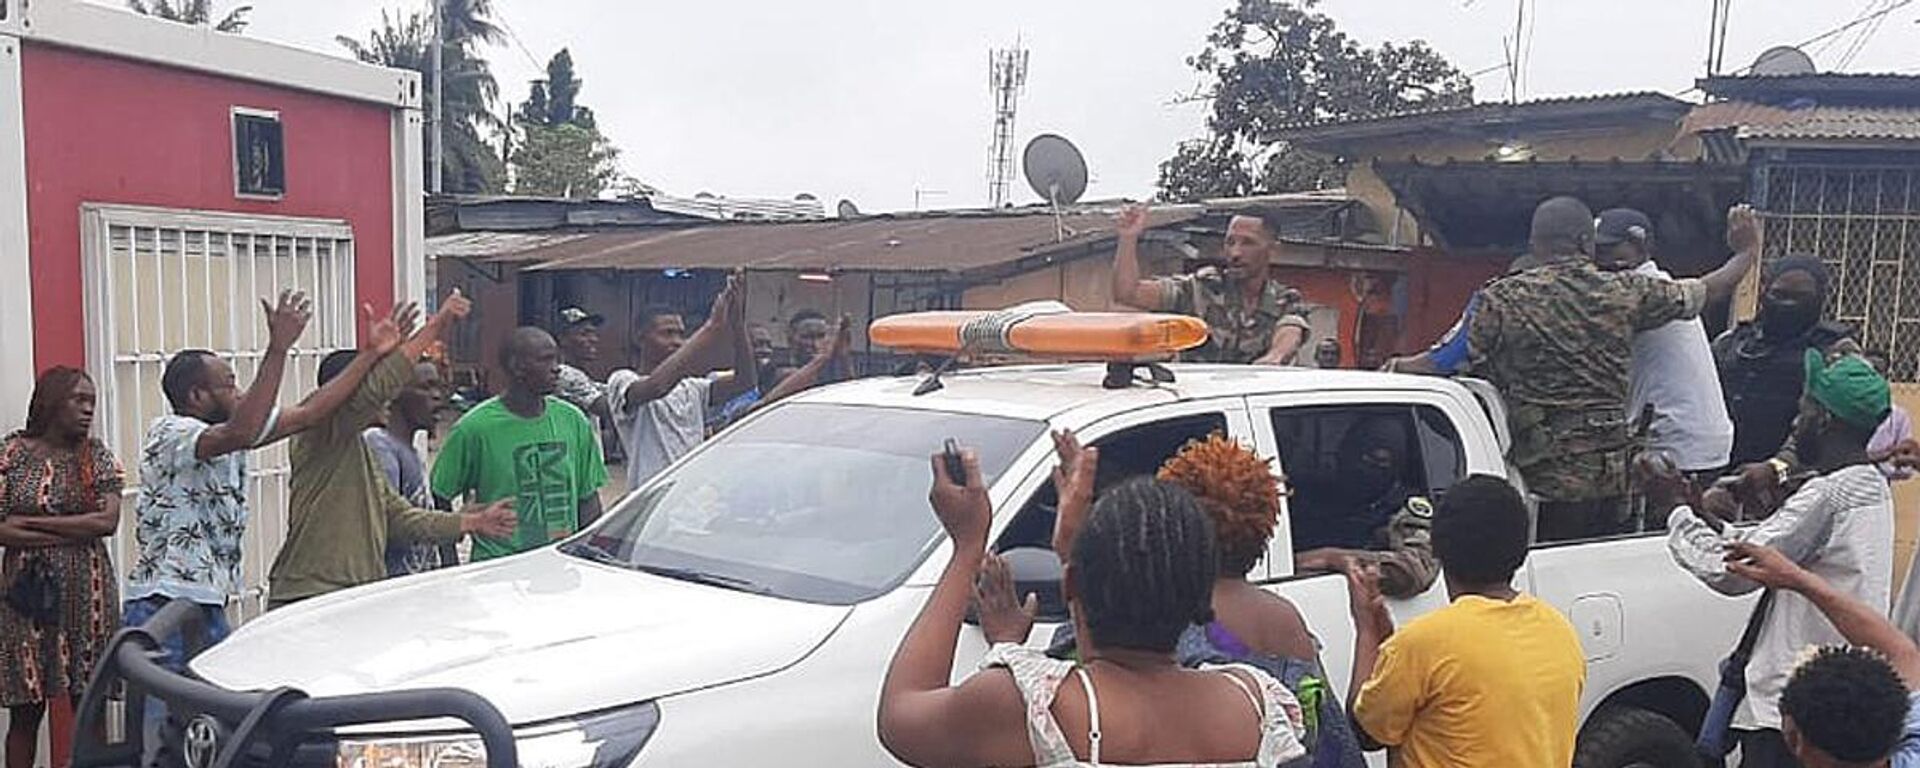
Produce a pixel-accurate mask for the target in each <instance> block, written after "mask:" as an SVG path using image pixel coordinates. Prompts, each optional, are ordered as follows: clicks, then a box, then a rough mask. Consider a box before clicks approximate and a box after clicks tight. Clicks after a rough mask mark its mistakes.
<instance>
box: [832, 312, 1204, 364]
mask: <svg viewBox="0 0 1920 768" xmlns="http://www.w3.org/2000/svg"><path fill="white" fill-rule="evenodd" d="M1005 315H1006V313H1005V312H915V313H911V314H904V315H894V316H892V317H883V318H880V319H879V320H875V321H874V322H873V325H872V326H871V327H870V328H869V329H868V331H867V334H868V337H869V338H870V339H871V340H872V342H873V343H874V344H876V345H879V346H882V347H889V348H892V349H898V350H903V351H910V352H922V353H944V354H957V353H960V352H988V353H992V352H1008V353H1020V354H1028V355H1037V356H1044V357H1057V358H1066V359H1082V360H1085V359H1097V360H1141V359H1149V358H1157V357H1168V356H1171V355H1173V354H1174V353H1176V352H1180V351H1182V350H1187V349H1192V348H1194V347H1197V346H1200V345H1201V344H1205V343H1206V342H1207V324H1206V322H1204V321H1202V320H1200V319H1199V318H1195V317H1187V316H1185V315H1155V314H1142V313H1119V312H1065V313H1060V314H1041V315H1035V316H1031V317H1023V318H1017V319H1012V320H1011V321H1010V322H1007V323H1005V324H1004V328H1003V329H999V330H998V331H997V332H996V333H994V334H993V337H992V338H991V339H990V340H989V341H987V342H985V343H982V342H981V341H980V340H979V339H980V333H979V329H980V328H981V327H982V326H983V325H991V324H993V323H995V322H998V321H1001V320H1002V319H1003V318H1004V317H1005ZM963 339H966V340H969V341H972V343H968V342H967V341H963Z"/></svg>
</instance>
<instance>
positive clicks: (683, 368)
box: [607, 274, 771, 490]
mask: <svg viewBox="0 0 1920 768" xmlns="http://www.w3.org/2000/svg"><path fill="white" fill-rule="evenodd" d="M740 280H741V278H740V275H738V274H734V275H731V276H729V277H728V278H727V287H726V288H724V289H722V290H721V291H720V295H719V296H718V297H717V298H715V299H714V301H713V311H712V312H710V313H709V314H708V315H707V322H706V324H705V325H702V326H700V330H698V331H695V332H694V334H693V337H692V338H687V336H686V327H687V326H686V322H685V321H683V320H682V319H681V318H680V315H679V314H678V313H675V312H672V311H670V310H665V309H649V310H647V311H646V314H645V315H644V316H643V317H641V318H639V319H638V321H637V322H635V323H634V329H635V333H636V334H638V335H637V336H636V337H635V339H634V346H636V347H638V348H639V351H640V365H641V367H642V369H643V370H644V371H645V372H644V373H636V372H634V371H629V370H618V371H614V372H613V375H612V376H609V377H607V406H608V409H609V410H611V411H612V412H613V424H614V427H615V428H616V429H618V430H619V431H620V442H621V444H622V445H624V446H626V449H627V489H628V490H633V489H635V488H639V487H640V486H641V485H642V484H644V483H646V482H647V481H648V480H650V479H652V478H653V476H654V475H655V474H658V473H659V472H660V470H663V469H666V468H667V465H669V464H672V463H673V462H674V461H676V460H678V459H679V458H680V457H681V456H685V455H686V454H687V452H688V451H691V450H693V448H694V446H697V445H699V444H700V441H702V440H705V439H706V438H707V412H708V411H709V410H710V409H711V408H712V407H713V404H714V403H725V402H727V401H728V400H731V399H733V397H734V396H735V395H739V394H741V393H743V392H747V391H750V390H752V389H753V388H754V387H757V386H759V384H760V374H759V369H760V366H759V365H758V363H757V361H756V360H755V358H754V352H753V342H752V339H751V337H750V336H749V335H748V334H747V322H746V315H747V308H746V291H745V290H744V289H743V287H742V286H741V282H740ZM721 345H731V348H732V351H733V371H732V372H731V373H722V374H719V375H716V376H712V377H708V376H703V375H701V374H703V373H705V369H704V368H702V367H700V366H701V363H702V361H705V360H709V359H711V357H712V353H713V352H714V351H715V350H717V349H719V348H720V347H721ZM770 394H771V393H770Z"/></svg>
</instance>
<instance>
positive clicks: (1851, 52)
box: [1833, 0, 1893, 70]
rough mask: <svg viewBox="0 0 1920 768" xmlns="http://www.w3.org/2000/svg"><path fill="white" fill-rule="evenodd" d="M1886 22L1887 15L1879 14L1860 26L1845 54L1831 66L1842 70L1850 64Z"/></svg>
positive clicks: (1876, 3)
mask: <svg viewBox="0 0 1920 768" xmlns="http://www.w3.org/2000/svg"><path fill="white" fill-rule="evenodd" d="M1886 2H1887V3H1888V4H1891V3H1892V2H1893V0H1886ZM1878 4H1879V3H1878V2H1877V1H1876V2H1875V5H1878ZM1886 22H1887V17H1885V16H1880V17H1878V18H1875V19H1874V20H1873V23H1871V24H1868V25H1867V26H1865V27H1862V28H1861V30H1860V36H1859V37H1857V38H1855V39H1854V41H1853V47H1851V48H1848V49H1847V53H1846V55H1844V56H1841V57H1840V61H1839V63H1838V64H1835V65H1834V67H1833V68H1834V69H1836V70H1844V69H1846V68H1847V67H1848V66H1850V65H1852V64H1853V60H1854V58H1855V57H1857V56H1859V55H1860V52H1861V51H1862V50H1865V49H1866V47H1867V43H1868V42H1869V41H1872V40H1873V36H1874V35H1876V34H1879V33H1880V27H1881V25H1883V24H1885V23H1886Z"/></svg>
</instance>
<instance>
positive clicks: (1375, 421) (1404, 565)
mask: <svg viewBox="0 0 1920 768" xmlns="http://www.w3.org/2000/svg"><path fill="white" fill-rule="evenodd" d="M1411 455H1412V454H1411V453H1410V451H1409V450H1408V439H1407V429H1406V422H1405V421H1404V420H1402V419H1398V418H1394V417H1386V416H1372V417H1367V418H1363V419H1361V420H1360V421H1358V422H1356V423H1354V425H1353V426H1350V427H1348V428H1347V432H1346V434H1344V435H1342V436H1341V438H1340V451H1339V461H1340V465H1339V470H1340V471H1339V473H1338V474H1337V476H1335V477H1333V478H1329V479H1327V480H1325V481H1321V482H1319V483H1303V487H1302V488H1301V490H1300V493H1299V495H1298V497H1297V498H1296V500H1295V503H1294V505H1293V507H1292V510H1293V514H1294V517H1293V520H1292V521H1291V522H1292V534H1293V544H1294V549H1295V551H1296V554H1295V555H1294V557H1293V564H1294V567H1295V568H1296V569H1298V570H1302V571H1308V570H1330V571H1342V572H1344V571H1345V570H1346V569H1347V568H1348V566H1350V565H1352V564H1354V563H1355V562H1370V563H1372V564H1374V565H1375V566H1377V567H1378V568H1379V569H1380V591H1381V593H1383V594H1385V595H1386V596H1388V597H1392V598H1398V599H1406V598H1410V597H1413V596H1415V595H1419V594H1421V593H1423V592H1426V591H1427V588H1428V587H1431V586H1433V582H1434V580H1435V578H1437V577H1438V576H1439V575H1440V565H1439V563H1438V562H1437V561H1435V560H1434V558H1433V504H1432V503H1431V502H1429V501H1428V500H1427V499H1426V498H1425V497H1423V496H1419V495H1416V489H1414V488H1411V487H1409V486H1408V485H1407V481H1406V472H1405V470H1406V467H1407V459H1408V457H1409V456H1411ZM1316 486H1317V487H1316Z"/></svg>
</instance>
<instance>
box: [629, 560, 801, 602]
mask: <svg viewBox="0 0 1920 768" xmlns="http://www.w3.org/2000/svg"><path fill="white" fill-rule="evenodd" d="M628 567H631V568H638V569H640V570H642V571H645V572H647V573H651V574H653V575H655V576H665V577H667V578H669V579H679V580H681V581H690V582H693V583H695V584H705V585H707V586H712V587H720V588H722V589H731V590H734V591H736V592H746V593H748V594H754V595H773V590H772V589H769V588H768V587H766V586H765V585H762V584H760V583H758V582H755V581H752V580H750V579H743V578H740V577H738V576H728V575H726V574H721V573H708V572H706V571H696V570H694V569H692V568H675V567H672V566H667V565H629V566H628Z"/></svg>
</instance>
